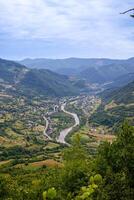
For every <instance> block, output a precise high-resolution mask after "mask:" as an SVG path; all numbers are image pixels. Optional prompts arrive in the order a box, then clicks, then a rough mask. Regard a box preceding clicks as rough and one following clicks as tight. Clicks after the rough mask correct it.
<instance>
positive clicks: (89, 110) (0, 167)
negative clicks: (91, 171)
mask: <svg viewBox="0 0 134 200" xmlns="http://www.w3.org/2000/svg"><path fill="white" fill-rule="evenodd" d="M0 61H1V62H0V72H1V73H0V176H1V175H2V177H3V176H4V177H7V176H9V177H11V178H13V179H14V177H15V178H16V177H17V181H20V179H21V178H22V180H24V182H26V184H28V182H27V181H28V180H29V179H30V181H33V180H35V179H37V177H38V178H39V180H42V178H43V177H46V180H45V179H44V178H43V181H44V180H45V181H48V182H47V184H48V185H49V181H50V180H49V178H52V177H51V175H52V176H53V175H54V176H55V175H56V176H57V173H59V175H58V176H62V173H63V174H64V170H65V167H66V164H67V163H68V164H67V171H68V169H70V167H71V165H70V162H74V163H73V165H72V166H75V164H76V169H77V167H78V166H81V163H82V162H83V161H82V160H83V159H85V164H84V166H83V165H82V168H81V169H80V170H83V169H84V167H85V165H86V164H87V160H88V162H89V163H90V160H91V162H92V164H91V165H92V167H94V164H93V162H94V159H96V158H97V156H98V152H99V149H101V146H102V148H105V145H109V148H112V144H114V145H115V144H116V141H118V137H119V136H118V134H119V130H120V128H121V126H122V123H123V122H124V120H128V123H129V124H130V125H131V126H132V127H133V126H134V108H133V106H134V104H133V103H134V95H133V91H134V82H133V81H132V82H130V83H128V82H129V81H130V80H128V79H129V78H128V77H130V78H132V80H133V75H131V76H130V74H129V76H127V77H126V78H125V79H124V76H121V79H120V81H119V83H120V84H119V87H117V88H116V87H115V88H114V87H112V86H110V85H112V84H114V85H116V84H115V82H113V81H112V82H110V81H109V82H104V83H99V82H96V83H90V82H89V81H87V80H84V81H83V79H79V78H78V77H73V76H72V77H70V76H69V77H68V76H65V75H59V74H57V73H55V72H52V71H49V70H40V69H39V70H38V69H32V70H31V69H29V68H27V67H25V66H22V65H20V64H17V63H15V62H13V61H5V60H2V59H1V60H0ZM90 72H91V71H90ZM95 76H96V75H95ZM7 77H8V78H7ZM92 78H93V77H92ZM94 80H95V79H94ZM123 80H125V81H126V84H125V82H124V81H123ZM117 82H118V80H117ZM122 83H123V86H122ZM124 84H125V85H124ZM109 86H110V87H109ZM126 127H127V125H126ZM119 142H120V141H119ZM70 151H72V152H71V153H70ZM79 151H80V152H79ZM102 151H103V150H102ZM66 152H68V153H67V157H66ZM82 152H84V153H82ZM105 152H107V150H105ZM77 153H78V155H77ZM79 153H80V154H81V153H82V157H81V156H79ZM64 154H65V155H64ZM75 154H76V155H75ZM63 155H64V156H63ZM70 156H72V157H70ZM73 156H74V160H70V159H73ZM85 156H87V158H86V157H85ZM77 157H78V158H77ZM68 159H69V161H68ZM75 159H76V160H75ZM97 159H98V158H97ZM110 159H111V157H110ZM64 160H65V161H64ZM79 160H80V161H79ZM75 161H76V163H75ZM77 161H78V164H77ZM97 162H98V160H97ZM101 166H103V164H102V163H101ZM88 167H89V166H88ZM60 171H62V173H61V174H60ZM49 173H50V174H49ZM71 173H72V169H71ZM29 176H30V177H29ZM47 176H48V177H49V178H48V179H47ZM57 180H58V181H59V179H58V178H57V179H56V181H55V182H54V181H53V180H52V183H54V184H56V183H57ZM65 180H66V179H65V178H64V180H63V181H62V182H63V183H64V181H65ZM13 182H14V180H13ZM35 182H36V181H35ZM37 182H38V181H37ZM21 184H22V185H23V187H24V185H25V183H23V181H22V183H21ZM52 185H53V184H52ZM31 187H32V188H33V187H34V186H33V182H31ZM40 187H41V186H40ZM18 188H19V187H18ZM35 191H36V190H35ZM28 194H29V193H28ZM24 199H25V198H24ZM41 200H42V198H41ZM71 200H72V199H71Z"/></svg>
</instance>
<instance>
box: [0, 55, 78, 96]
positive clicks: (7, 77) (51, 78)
mask: <svg viewBox="0 0 134 200" xmlns="http://www.w3.org/2000/svg"><path fill="white" fill-rule="evenodd" d="M7 88H8V89H7ZM0 90H1V91H4V90H6V91H8V92H10V93H18V94H24V95H28V96H29V95H31V96H32V95H47V96H68V95H75V94H78V88H76V87H74V86H73V85H72V83H71V82H70V81H69V79H68V77H67V76H65V75H59V74H57V73H55V72H52V71H50V70H46V69H40V70H37V69H29V68H27V67H25V66H24V65H21V64H18V63H16V62H14V61H9V60H4V59H0ZM1 91H0V92H1Z"/></svg>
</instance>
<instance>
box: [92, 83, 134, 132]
mask: <svg viewBox="0 0 134 200" xmlns="http://www.w3.org/2000/svg"><path fill="white" fill-rule="evenodd" d="M102 99H103V101H102V104H101V106H100V107H99V108H98V110H97V111H96V112H95V113H94V114H93V115H92V116H91V117H90V119H89V122H90V123H92V124H94V125H97V126H100V125H103V126H106V127H108V128H112V129H114V130H115V129H116V128H117V127H118V126H119V125H120V124H121V123H122V122H123V121H124V120H125V119H127V120H129V121H130V122H131V123H132V125H134V81H133V82H131V83H129V84H128V85H126V86H124V87H122V88H120V89H118V90H115V91H113V92H106V93H103V98H102Z"/></svg>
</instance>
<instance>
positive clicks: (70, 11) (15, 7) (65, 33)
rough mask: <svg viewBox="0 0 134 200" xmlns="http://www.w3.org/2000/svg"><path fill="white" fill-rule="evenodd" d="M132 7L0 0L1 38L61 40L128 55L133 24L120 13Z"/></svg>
mask: <svg viewBox="0 0 134 200" xmlns="http://www.w3.org/2000/svg"><path fill="white" fill-rule="evenodd" d="M132 5H133V4H132V0H126V1H125V2H122V1H121V0H118V2H117V0H64V1H61V0H23V1H22V0H6V1H5V0H0V27H1V31H0V38H1V39H5V40H6V39H8V38H10V39H12V40H43V41H51V42H55V41H59V40H60V41H64V42H66V43H70V45H78V44H80V45H82V46H83V47H85V49H88V48H87V47H88V45H90V46H93V47H96V50H97V48H104V49H108V48H109V49H111V50H114V46H116V48H117V50H118V49H120V51H121V52H122V51H123V52H124V50H123V49H126V51H128V52H129V53H130V52H132V51H134V42H133V25H134V21H132V20H131V18H129V17H128V16H127V15H125V16H121V15H119V13H120V12H121V11H122V10H125V9H128V8H129V7H131V6H132ZM104 51H105V50H104ZM123 54H124V53H123Z"/></svg>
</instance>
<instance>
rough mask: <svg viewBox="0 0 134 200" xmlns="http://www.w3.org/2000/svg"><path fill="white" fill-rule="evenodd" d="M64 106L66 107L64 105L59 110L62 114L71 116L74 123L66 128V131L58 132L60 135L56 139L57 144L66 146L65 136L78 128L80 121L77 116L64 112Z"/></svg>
mask: <svg viewBox="0 0 134 200" xmlns="http://www.w3.org/2000/svg"><path fill="white" fill-rule="evenodd" d="M65 106H66V103H64V104H62V105H61V110H62V111H63V112H64V113H66V114H68V115H71V116H72V117H73V118H74V120H75V123H74V125H73V126H71V127H70V128H66V129H64V130H62V131H61V132H60V135H59V136H58V138H57V142H59V143H62V144H67V143H66V141H65V138H66V136H67V135H68V134H69V133H70V132H71V131H72V130H73V128H75V127H76V126H78V125H79V124H80V120H79V118H78V115H77V114H75V113H71V112H69V111H66V110H65Z"/></svg>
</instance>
